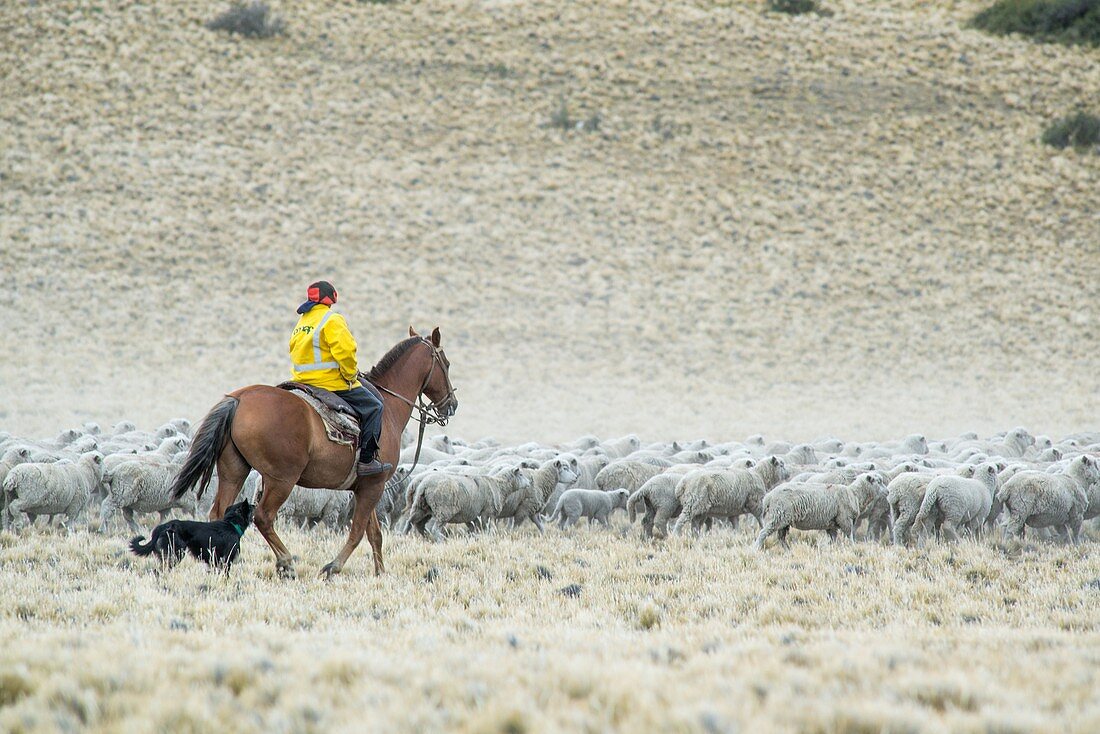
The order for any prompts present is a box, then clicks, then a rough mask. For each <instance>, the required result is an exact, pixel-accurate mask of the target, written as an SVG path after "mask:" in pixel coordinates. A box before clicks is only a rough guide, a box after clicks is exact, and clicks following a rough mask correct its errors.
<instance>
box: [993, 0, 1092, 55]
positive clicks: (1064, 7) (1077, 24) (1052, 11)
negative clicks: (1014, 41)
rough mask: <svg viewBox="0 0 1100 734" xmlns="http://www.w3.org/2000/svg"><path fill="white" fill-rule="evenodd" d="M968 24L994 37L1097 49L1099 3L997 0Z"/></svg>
mask: <svg viewBox="0 0 1100 734" xmlns="http://www.w3.org/2000/svg"><path fill="white" fill-rule="evenodd" d="M971 24H972V25H973V26H974V27H975V28H979V29H981V30H983V31H988V32H989V33H996V34H998V35H1007V34H1009V33H1020V34H1023V35H1025V36H1030V37H1032V38H1035V39H1036V40H1040V41H1056V42H1060V43H1070V44H1087V45H1091V46H1100V0H998V2H996V3H994V4H993V5H991V6H990V7H988V8H986V9H985V10H983V11H981V12H980V13H978V14H977V15H976V16H974V20H973V21H972V22H971Z"/></svg>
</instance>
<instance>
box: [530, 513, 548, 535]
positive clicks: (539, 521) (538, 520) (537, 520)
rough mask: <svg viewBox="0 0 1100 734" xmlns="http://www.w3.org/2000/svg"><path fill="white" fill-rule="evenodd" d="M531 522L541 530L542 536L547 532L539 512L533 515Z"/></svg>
mask: <svg viewBox="0 0 1100 734" xmlns="http://www.w3.org/2000/svg"><path fill="white" fill-rule="evenodd" d="M531 522H533V523H535V527H536V528H538V529H539V534H540V535H541V534H542V533H544V532H545V531H546V526H545V525H543V523H542V518H541V517H540V516H539V514H538V513H537V512H536V513H533V514H532V515H531Z"/></svg>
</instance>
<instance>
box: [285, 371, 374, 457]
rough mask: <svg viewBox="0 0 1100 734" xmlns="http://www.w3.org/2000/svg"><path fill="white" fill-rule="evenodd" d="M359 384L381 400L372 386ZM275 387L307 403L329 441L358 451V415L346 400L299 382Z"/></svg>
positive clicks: (363, 383) (327, 391)
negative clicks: (322, 424)
mask: <svg viewBox="0 0 1100 734" xmlns="http://www.w3.org/2000/svg"><path fill="white" fill-rule="evenodd" d="M361 382H362V385H363V387H365V388H366V389H368V390H370V391H371V392H372V393H374V394H375V395H376V396H378V398H379V399H380V400H381V397H382V396H381V395H378V390H377V388H375V387H374V385H371V384H370V383H369V382H363V381H361ZM275 387H278V388H279V389H281V390H287V391H289V392H291V393H293V394H294V395H296V396H298V397H300V398H301V399H302V400H304V401H306V402H307V403H309V405H310V407H312V408H313V409H314V410H315V411H317V415H319V416H320V417H321V422H322V423H324V424H325V434H326V435H327V436H328V439H329V440H330V441H335V442H336V443H339V444H343V445H345V446H351V447H352V448H353V449H355V450H356V451H358V450H359V414H358V413H357V412H356V411H355V409H354V408H352V407H351V406H350V405H348V403H347V401H346V400H344V399H343V398H341V397H340V396H339V395H337V394H336V393H334V392H331V391H329V390H324V389H322V388H319V387H314V386H313V385H304V384H302V383H301V382H282V383H279V384H278V385H276V386H275Z"/></svg>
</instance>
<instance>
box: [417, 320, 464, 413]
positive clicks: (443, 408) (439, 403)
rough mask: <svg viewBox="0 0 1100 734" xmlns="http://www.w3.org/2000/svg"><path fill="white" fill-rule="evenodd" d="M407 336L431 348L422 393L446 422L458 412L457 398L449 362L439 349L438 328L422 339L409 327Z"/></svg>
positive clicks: (441, 349)
mask: <svg viewBox="0 0 1100 734" xmlns="http://www.w3.org/2000/svg"><path fill="white" fill-rule="evenodd" d="M409 336H413V337H420V339H422V340H423V341H424V343H425V344H426V345H427V346H428V347H430V348H431V360H432V362H431V366H430V367H429V368H428V376H427V378H426V379H425V382H424V389H423V393H424V394H425V395H426V396H427V397H428V399H429V400H431V401H432V404H431V408H432V409H434V410H435V412H436V413H437V414H438V415H439V416H440V417H441V418H442V419H443V420H446V419H448V418H450V417H451V416H453V415H454V414H455V413H456V412H458V398H457V397H455V389H454V386H453V385H452V384H451V362H450V360H449V359H447V353H446V352H444V351H443V348H442V347H440V345H439V344H440V335H439V327H438V326H437V327H435V328H434V329H432V333H431V336H430V337H423V336H420V334H417V333H416V330H415V329H413V328H412V327H411V326H410V327H409Z"/></svg>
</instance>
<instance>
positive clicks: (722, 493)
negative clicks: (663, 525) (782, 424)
mask: <svg viewBox="0 0 1100 734" xmlns="http://www.w3.org/2000/svg"><path fill="white" fill-rule="evenodd" d="M789 476H790V472H789V470H788V469H787V465H786V462H785V461H784V460H783V459H780V458H779V457H776V456H770V457H768V458H766V459H764V460H763V461H761V462H760V463H759V464H756V465H755V466H753V467H751V468H749V469H729V470H721V471H714V470H711V469H698V470H695V471H691V472H688V473H687V474H685V475H684V476H683V478H682V479H681V480H680V482H679V484H677V485H676V499H677V500H679V502H680V505H681V507H683V511H682V513H681V515H680V519H679V520H677V521H676V525H675V526H674V527H673V532H676V533H679V532H680V531H681V529H682V528H684V527H688V526H690V527H692V528H694V529H696V530H698V529H699V528H700V527H702V524H703V521H704V520H706V519H707V518H723V517H724V518H728V519H729V520H731V521H733V520H736V518H737V517H738V516H739V515H742V514H746V513H748V514H750V515H752V516H753V517H755V518H756V520H757V522H761V517H762V514H763V501H764V495H765V494H767V492H768V491H769V490H770V489H772V488H773V487H775V486H777V485H779V484H781V483H783V482H785V481H787V479H788V477H789ZM761 527H763V524H762V523H761Z"/></svg>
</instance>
